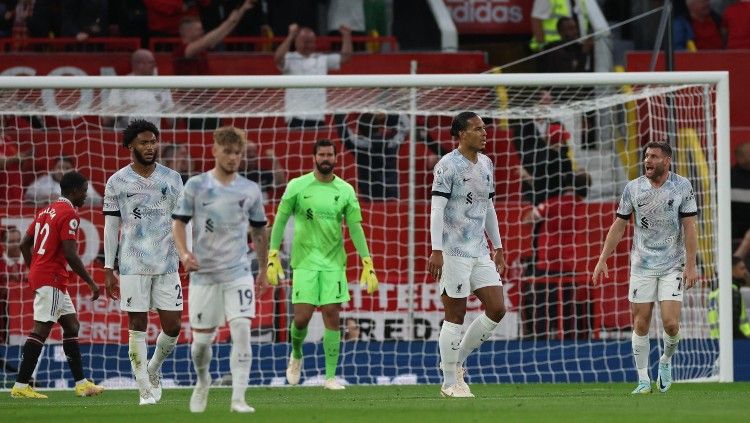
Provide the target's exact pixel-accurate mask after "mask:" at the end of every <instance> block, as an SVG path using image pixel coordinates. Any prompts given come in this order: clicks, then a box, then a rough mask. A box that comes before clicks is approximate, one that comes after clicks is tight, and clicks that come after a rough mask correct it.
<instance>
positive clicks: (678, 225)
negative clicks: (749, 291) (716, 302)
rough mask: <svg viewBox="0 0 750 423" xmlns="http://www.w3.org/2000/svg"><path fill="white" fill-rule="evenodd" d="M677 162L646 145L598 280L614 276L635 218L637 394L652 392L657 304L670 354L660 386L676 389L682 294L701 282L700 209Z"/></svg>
mask: <svg viewBox="0 0 750 423" xmlns="http://www.w3.org/2000/svg"><path fill="white" fill-rule="evenodd" d="M671 163H672V148H671V147H670V146H669V145H668V144H666V143H662V142H654V141H652V142H649V143H648V144H646V149H645V153H644V159H643V166H644V169H645V174H644V175H643V176H641V177H639V178H637V179H634V180H632V181H630V182H628V184H627V185H626V186H625V190H624V191H623V193H622V198H621V199H620V205H619V207H618V208H617V217H616V218H615V221H614V223H612V226H611V227H610V228H609V232H608V233H607V238H606V239H605V241H604V247H603V248H602V253H601V255H600V256H599V261H598V262H597V264H596V267H595V268H594V274H593V276H592V282H593V285H594V286H597V285H598V284H599V282H601V280H602V279H604V277H607V278H608V277H609V271H608V269H607V258H609V256H610V255H611V254H612V252H613V251H614V250H615V247H617V244H618V243H619V242H620V239H622V236H623V234H624V233H625V229H626V227H627V225H628V222H629V221H630V217H631V216H632V215H633V213H635V216H634V222H635V230H634V231H633V232H634V234H633V247H632V250H631V252H630V287H629V291H628V300H630V303H631V311H632V313H633V336H632V338H631V339H632V341H631V342H632V346H633V356H634V358H635V367H636V369H637V370H638V386H637V387H636V388H635V389H634V390H633V392H632V393H633V394H649V393H651V378H650V377H649V373H648V355H649V352H650V351H651V347H650V341H649V338H648V330H649V326H650V324H651V313H652V312H653V309H654V302H655V301H658V302H659V307H660V310H661V318H662V323H663V326H664V328H663V329H664V334H663V338H664V353H663V354H662V356H661V358H660V359H659V374H658V377H657V385H658V387H659V391H661V392H667V390H669V387H670V386H671V385H672V364H671V359H672V355H673V354H674V353H675V351H676V350H677V344H678V343H679V341H680V306H681V305H682V293H683V289H690V288H692V287H693V285H695V282H696V279H697V277H698V273H697V270H696V264H695V261H696V251H697V248H698V233H697V231H696V227H695V221H696V217H695V216H696V215H697V214H698V206H697V205H696V202H695V194H694V193H693V188H692V187H691V185H690V181H688V180H687V179H685V178H683V177H682V176H680V175H677V174H676V173H674V172H671V171H670V170H669V168H670V165H671Z"/></svg>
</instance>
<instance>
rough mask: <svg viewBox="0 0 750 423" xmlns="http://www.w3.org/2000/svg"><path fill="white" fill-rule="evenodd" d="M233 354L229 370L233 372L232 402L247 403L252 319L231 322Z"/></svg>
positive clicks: (251, 353)
mask: <svg viewBox="0 0 750 423" xmlns="http://www.w3.org/2000/svg"><path fill="white" fill-rule="evenodd" d="M229 332H230V334H231V335H232V352H231V354H230V356H229V369H230V371H231V372H232V401H236V400H242V401H243V402H244V401H245V391H246V390H247V383H248V378H249V377H250V364H251V363H252V359H253V350H252V349H251V348H250V319H247V318H243V317H239V318H236V319H232V321H230V322H229Z"/></svg>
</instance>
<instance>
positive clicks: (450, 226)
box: [432, 150, 495, 257]
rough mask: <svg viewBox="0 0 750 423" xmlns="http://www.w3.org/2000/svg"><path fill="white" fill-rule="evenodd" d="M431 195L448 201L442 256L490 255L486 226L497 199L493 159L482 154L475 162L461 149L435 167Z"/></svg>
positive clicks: (447, 155)
mask: <svg viewBox="0 0 750 423" xmlns="http://www.w3.org/2000/svg"><path fill="white" fill-rule="evenodd" d="M434 176H435V179H434V181H433V183H432V195H433V196H436V195H437V196H442V197H446V198H448V204H447V205H446V206H445V212H444V217H443V219H444V221H443V254H447V255H450V256H458V257H480V256H482V255H485V254H489V248H488V246H487V239H486V238H485V235H484V224H485V219H486V216H487V208H488V207H492V197H494V196H495V178H494V167H493V165H492V160H490V158H489V157H487V156H485V155H484V154H482V153H479V154H478V157H477V162H476V163H472V162H471V161H469V160H468V159H467V158H466V157H464V156H463V155H462V154H461V153H460V152H459V151H458V150H453V151H451V152H450V153H448V154H446V155H445V156H443V158H442V159H440V161H439V162H438V164H437V165H435V170H434Z"/></svg>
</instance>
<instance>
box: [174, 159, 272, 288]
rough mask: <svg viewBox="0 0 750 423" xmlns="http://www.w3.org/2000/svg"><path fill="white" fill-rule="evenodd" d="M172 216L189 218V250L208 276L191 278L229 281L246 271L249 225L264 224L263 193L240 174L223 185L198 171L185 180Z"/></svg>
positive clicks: (247, 264)
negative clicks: (190, 240) (191, 223)
mask: <svg viewBox="0 0 750 423" xmlns="http://www.w3.org/2000/svg"><path fill="white" fill-rule="evenodd" d="M174 218H176V219H181V220H183V221H185V222H187V221H188V220H189V219H192V220H193V254H195V257H196V259H197V260H198V264H199V265H200V270H198V271H197V273H200V274H202V275H203V274H210V275H211V276H212V277H211V278H191V283H193V282H194V281H193V279H195V281H199V280H200V281H203V280H205V281H226V282H229V281H232V280H235V279H238V278H240V277H242V276H243V275H247V274H248V273H250V262H249V260H248V258H247V253H248V247H247V230H248V226H249V225H253V226H257V227H264V226H266V213H265V210H264V209H263V194H262V193H261V191H260V188H259V187H258V184H256V183H255V182H253V181H250V180H248V179H246V178H244V177H242V176H240V175H237V176H236V178H235V179H234V180H233V181H232V182H231V183H230V184H229V185H223V184H221V183H220V182H219V181H218V180H216V178H215V177H214V176H213V175H212V174H211V172H206V173H201V174H200V175H196V176H193V177H192V178H190V179H188V181H187V182H186V183H185V189H184V190H182V194H180V199H179V201H178V204H177V208H176V209H175V211H174Z"/></svg>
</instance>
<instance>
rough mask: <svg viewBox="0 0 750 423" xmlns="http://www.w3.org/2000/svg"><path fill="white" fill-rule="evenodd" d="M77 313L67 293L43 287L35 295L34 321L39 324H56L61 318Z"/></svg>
mask: <svg viewBox="0 0 750 423" xmlns="http://www.w3.org/2000/svg"><path fill="white" fill-rule="evenodd" d="M75 312H76V308H75V307H74V306H73V301H71V299H70V295H68V293H67V292H63V291H60V290H59V289H57V288H53V287H51V286H43V287H40V288H39V289H37V290H36V292H35V293H34V320H35V321H37V322H56V321H58V320H59V319H60V316H65V315H66V314H75Z"/></svg>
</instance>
